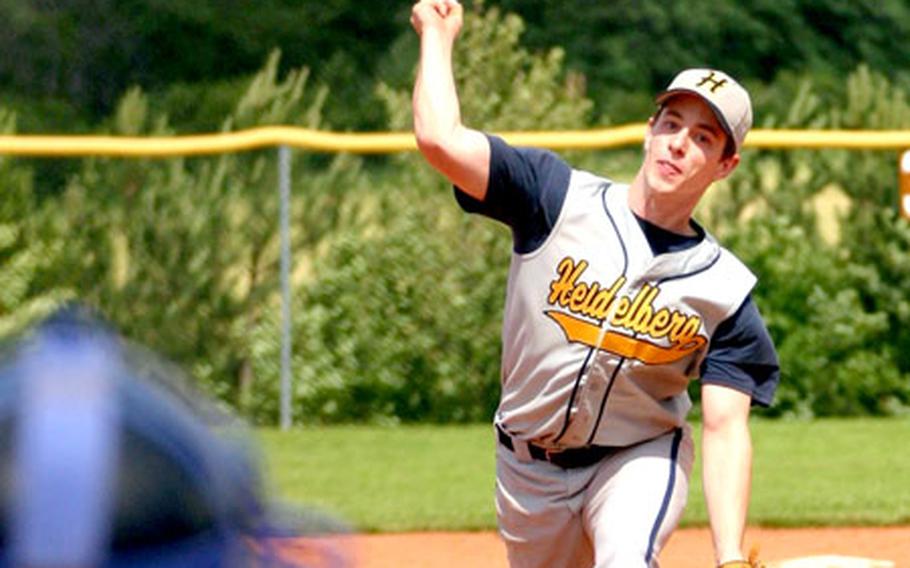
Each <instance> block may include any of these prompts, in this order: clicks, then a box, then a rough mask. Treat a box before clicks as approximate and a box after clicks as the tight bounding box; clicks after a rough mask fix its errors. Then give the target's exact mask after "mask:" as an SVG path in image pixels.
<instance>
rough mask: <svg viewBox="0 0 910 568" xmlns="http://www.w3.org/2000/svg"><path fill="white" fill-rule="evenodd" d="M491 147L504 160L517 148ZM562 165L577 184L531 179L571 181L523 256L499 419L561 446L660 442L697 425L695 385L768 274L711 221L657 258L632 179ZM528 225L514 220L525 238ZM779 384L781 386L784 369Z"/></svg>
mask: <svg viewBox="0 0 910 568" xmlns="http://www.w3.org/2000/svg"><path fill="white" fill-rule="evenodd" d="M491 144H492V147H493V150H494V152H493V153H494V156H493V159H494V164H493V165H492V166H491V167H494V168H495V167H497V164H498V162H500V161H503V160H504V159H506V158H504V157H503V154H506V152H505V151H503V148H508V147H507V146H505V145H504V144H503V143H502V142H501V141H500V140H498V139H495V138H493V139H491ZM550 156H551V158H552V159H555V160H558V158H554V157H552V155H550ZM560 166H561V167H563V168H565V172H566V174H565V177H566V178H567V179H565V180H563V179H548V176H550V177H559V174H554V173H553V171H559V168H540V167H538V168H530V172H529V173H528V174H527V175H528V176H529V177H530V178H531V183H533V184H537V185H541V186H543V187H545V188H546V187H547V186H556V187H559V186H561V185H566V186H567V187H566V188H565V189H564V197H563V198H562V199H563V201H562V202H561V203H559V205H558V207H550V209H553V210H556V211H557V215H556V216H555V217H554V218H553V219H552V220H551V221H550V222H549V224H550V225H551V227H549V228H548V229H547V230H546V231H536V233H540V234H542V235H543V237H542V238H541V239H540V240H539V241H538V242H532V245H531V246H528V245H519V244H518V243H517V244H516V250H515V251H514V253H513V258H512V264H511V268H510V273H509V284H508V290H507V296H506V308H505V318H504V325H503V361H502V397H501V403H500V407H499V410H498V412H497V418H496V421H497V423H499V424H502V425H504V426H505V427H507V429H508V431H509V432H510V433H511V434H512V435H514V436H516V437H518V438H520V439H525V440H534V441H535V442H537V443H539V444H541V445H545V446H548V447H554V448H559V447H577V446H584V445H588V444H597V445H629V444H633V443H636V442H640V441H643V440H647V439H651V438H653V437H655V436H658V435H660V434H662V433H665V432H667V431H669V430H672V429H673V428H675V427H678V426H680V425H681V424H683V422H684V420H685V416H686V414H687V412H688V411H689V409H690V406H691V403H690V401H689V398H688V395H687V393H686V387H687V384H688V382H689V380H690V378H691V377H693V376H696V375H698V374H699V365H700V364H701V363H702V361H703V359H704V357H705V354H706V353H707V352H708V350H709V349H710V348H711V339H712V335H713V333H714V331H715V330H716V329H717V327H718V325H720V324H721V323H722V322H724V321H725V320H727V319H728V318H730V316H731V315H732V314H734V312H736V311H737V309H738V308H739V307H740V306H742V305H743V303H744V300H745V299H746V298H747V296H748V294H749V291H750V290H751V288H752V287H753V285H754V284H755V277H754V276H753V275H752V274H751V272H749V270H748V269H747V268H746V267H745V266H744V265H743V264H742V263H741V262H739V261H738V260H737V259H736V258H735V257H734V256H733V255H732V254H731V253H730V252H728V251H726V250H725V249H723V248H722V247H720V246H719V245H718V244H717V242H716V241H715V240H714V239H713V238H712V237H711V236H710V235H709V234H707V233H705V232H704V231H703V230H702V229H701V228H700V227H698V226H697V225H696V228H697V229H698V230H699V232H700V233H701V235H702V238H700V239H699V240H698V242H697V244H695V245H694V246H691V247H687V248H684V249H682V250H676V251H672V252H667V253H663V254H657V255H655V254H654V253H653V252H652V250H651V246H650V244H649V241H648V239H647V238H646V236H645V235H644V234H643V232H642V228H641V226H640V220H639V219H637V218H636V217H635V216H634V215H633V213H632V212H631V210H630V209H629V207H628V205H627V191H628V188H627V186H625V185H622V184H616V183H612V182H610V181H609V180H607V179H604V178H601V177H598V176H594V175H592V174H589V173H587V172H582V171H577V170H569V169H568V167H567V166H565V164H562V163H561V162H560ZM493 182H494V180H493V179H492V178H491V183H493ZM497 189H498V188H496V187H492V186H491V188H490V191H491V192H495V191H497ZM544 191H546V190H544ZM548 198H549V197H547V196H546V195H544V196H543V197H542V198H541V199H542V201H545V200H546V199H548ZM460 200H462V201H463V197H460ZM462 204H463V205H465V203H464V201H463V203H462ZM485 205H486V206H487V207H489V206H491V205H490V204H485ZM512 205H514V204H508V205H507V206H505V207H504V208H503V209H509V208H513V207H512ZM494 206H495V205H494ZM466 208H468V209H469V210H471V208H470V206H468V207H466ZM514 208H515V209H519V208H520V207H514ZM510 214H512V213H511V212H510V211H504V212H502V213H500V214H498V215H495V216H497V217H498V218H501V217H506V216H507V215H510ZM504 220H506V221H507V222H510V221H511V220H510V219H504ZM522 224H527V222H524V223H521V222H510V225H512V227H513V231H516V233H518V232H520V231H526V228H524V227H522V226H521V225H522ZM519 237H521V235H516V238H517V239H518V238H519ZM524 240H532V239H528V238H524ZM771 355H772V359H776V358H775V357H773V347H772V348H771ZM774 362H775V363H776V360H775V361H774ZM769 383H770V393H771V394H773V388H774V386H775V385H776V377H775V379H774V380H773V381H769ZM737 388H739V387H737ZM743 390H746V389H743ZM753 396H754V395H753ZM758 398H759V402H760V403H765V402H766V401H769V399H770V396H769V394H768V393H764V394H763V395H762V394H760V395H759V396H758Z"/></svg>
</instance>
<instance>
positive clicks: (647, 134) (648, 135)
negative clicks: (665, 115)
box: [642, 115, 656, 154]
mask: <svg viewBox="0 0 910 568" xmlns="http://www.w3.org/2000/svg"><path fill="white" fill-rule="evenodd" d="M655 117H656V115H652V116H651V118H649V119H648V127H647V128H645V139H644V141H643V142H642V147H643V149H644V151H645V153H646V154H647V153H648V146H650V145H651V129H653V128H654V122H655V120H654V119H655Z"/></svg>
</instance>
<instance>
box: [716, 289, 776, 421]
mask: <svg viewBox="0 0 910 568" xmlns="http://www.w3.org/2000/svg"><path fill="white" fill-rule="evenodd" d="M701 382H702V384H715V385H722V386H726V387H730V388H733V389H736V390H738V391H741V392H744V393H746V394H748V395H749V396H751V397H752V403H753V404H757V405H760V406H770V405H771V402H772V401H773V400H774V393H775V391H776V390H777V384H778V383H779V382H780V364H779V363H778V360H777V351H775V349H774V343H773V342H772V340H771V336H770V335H769V334H768V329H767V327H765V324H764V321H763V320H762V317H761V314H760V313H759V311H758V307H757V306H756V305H755V302H753V301H752V296H751V295H750V296H748V297H747V298H746V300H745V301H744V302H743V305H742V306H740V308H739V309H738V310H737V311H736V313H735V314H733V315H732V316H730V317H729V318H727V319H726V320H724V321H723V322H721V324H720V325H718V326H717V329H716V330H715V331H714V335H713V336H712V337H711V347H710V348H709V350H708V355H707V356H706V357H705V359H704V361H702V364H701Z"/></svg>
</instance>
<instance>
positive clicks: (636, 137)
mask: <svg viewBox="0 0 910 568" xmlns="http://www.w3.org/2000/svg"><path fill="white" fill-rule="evenodd" d="M645 127H646V125H645V123H636V124H628V125H624V126H617V127H613V128H603V129H592V130H582V131H562V132H500V133H498V134H499V135H500V136H502V137H503V138H505V139H506V140H507V141H508V142H510V143H512V144H515V145H519V146H537V147H541V148H550V149H552V150H569V149H573V150H595V149H607V148H618V147H623V146H632V145H637V144H641V143H642V141H643V140H644V134H645ZM746 146H748V147H751V148H780V149H793V148H810V149H811V148H817V149H821V148H843V149H853V150H903V149H905V148H910V130H770V129H755V130H753V131H751V132H750V133H749V136H748V137H747V138H746ZM275 147H277V148H278V181H279V184H278V185H279V201H280V209H279V219H278V221H279V233H280V250H281V252H280V259H281V267H280V275H281V364H280V366H281V401H280V414H281V417H280V426H281V428H282V429H283V430H286V429H288V428H290V426H291V423H292V416H291V382H292V377H291V286H290V272H291V245H290V242H291V239H290V231H291V227H290V199H291V191H290V186H291V149H292V148H293V149H297V150H303V151H310V152H350V153H355V154H391V153H397V152H411V151H414V150H416V149H417V144H416V142H415V140H414V135H413V134H412V133H410V132H390V133H381V132H380V133H339V132H325V131H319V130H311V129H305V128H295V127H290V126H264V127H261V128H252V129H249V130H242V131H237V132H222V133H217V134H198V135H186V136H154V137H135V136H90V135H85V136H82V135H68V136H45V135H29V134H21V135H7V136H0V155H12V156H23V157H47V158H51V157H81V156H106V157H113V158H173V157H179V156H202V155H211V154H225V153H233V152H242V151H248V150H258V149H264V148H275ZM908 156H910V154H908ZM903 171H904V172H906V173H905V175H906V176H907V177H906V180H902V185H901V187H902V188H905V196H904V197H903V198H902V199H903V201H902V203H903V207H902V213H904V214H905V215H908V216H910V158H908V159H907V160H906V163H905V164H904V168H903Z"/></svg>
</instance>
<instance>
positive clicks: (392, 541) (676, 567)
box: [345, 526, 910, 568]
mask: <svg viewBox="0 0 910 568" xmlns="http://www.w3.org/2000/svg"><path fill="white" fill-rule="evenodd" d="M752 544H758V545H759V547H760V549H761V556H762V559H763V560H766V561H781V560H785V559H791V558H799V557H805V556H820V555H842V556H851V557H852V556H856V557H865V558H875V559H879V560H891V561H892V562H895V566H896V567H897V568H901V567H905V568H910V526H908V527H889V528H808V529H759V528H750V529H749V530H748V531H747V533H746V545H747V547H748V546H751V545H752ZM345 548H347V549H348V550H347V552H352V553H353V554H354V557H355V566H356V567H357V568H411V567H413V568H455V567H458V568H465V567H470V568H507V564H506V555H505V548H504V547H503V545H502V542H500V540H499V538H498V537H497V535H496V534H494V533H489V532H480V533H406V534H381V535H363V536H356V537H353V539H352V541H350V542H348V543H346V546H345ZM660 559H661V566H662V568H705V567H706V566H712V565H713V564H714V559H713V556H712V552H711V537H710V534H709V532H708V530H707V529H684V530H679V531H677V532H676V533H675V534H674V535H673V537H672V538H671V539H670V543H669V544H668V545H667V548H666V549H665V550H664V551H663V553H662V554H661V556H660Z"/></svg>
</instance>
